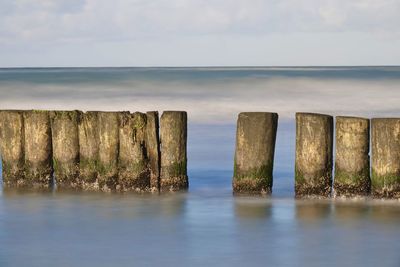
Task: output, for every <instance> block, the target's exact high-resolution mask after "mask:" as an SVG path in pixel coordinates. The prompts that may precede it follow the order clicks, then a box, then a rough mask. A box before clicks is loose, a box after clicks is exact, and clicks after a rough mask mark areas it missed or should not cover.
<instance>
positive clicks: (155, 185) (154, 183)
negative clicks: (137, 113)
mask: <svg viewBox="0 0 400 267" xmlns="http://www.w3.org/2000/svg"><path fill="white" fill-rule="evenodd" d="M146 116H147V124H146V150H147V158H148V159H149V164H150V187H151V190H152V191H158V190H159V188H160V138H159V121H158V112H157V111H150V112H147V113H146Z"/></svg>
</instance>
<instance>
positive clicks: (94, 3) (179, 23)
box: [0, 0, 400, 43]
mask: <svg viewBox="0 0 400 267" xmlns="http://www.w3.org/2000/svg"><path fill="white" fill-rule="evenodd" d="M0 10H2V11H0V12H1V13H0V15H1V16H0V42H7V43H13V42H31V41H38V42H70V41H71V40H84V41H85V40H86V41H88V40H89V41H108V40H116V39H117V40H134V39H136V38H140V39H143V38H154V37H158V36H163V35H201V34H268V33H270V32H304V31H306V32H330V31H348V32H352V31H358V32H360V31H361V32H372V33H386V34H387V33H388V34H392V35H396V36H397V35H398V34H399V27H398V26H399V25H400V16H399V14H400V1H398V0H347V1H346V0H335V1H334V0H281V1H268V0H264V1H263V0H253V1H248V0H231V1H226V0H209V1H204V0H154V1H144V0H114V1H109V0H73V1H71V0H59V1H52V0H17V1H7V0H6V1H4V0H3V1H1V2H0Z"/></svg>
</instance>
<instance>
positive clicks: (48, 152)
mask: <svg viewBox="0 0 400 267" xmlns="http://www.w3.org/2000/svg"><path fill="white" fill-rule="evenodd" d="M24 140H25V181H26V183H27V184H28V185H30V186H31V187H33V188H49V187H51V186H52V181H53V164H52V163H53V156H52V144H51V126H50V116H49V112H48V111H42V110H32V111H25V112H24Z"/></svg>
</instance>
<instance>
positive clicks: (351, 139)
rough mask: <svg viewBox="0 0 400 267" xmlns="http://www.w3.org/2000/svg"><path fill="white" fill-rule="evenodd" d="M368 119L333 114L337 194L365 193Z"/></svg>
mask: <svg viewBox="0 0 400 267" xmlns="http://www.w3.org/2000/svg"><path fill="white" fill-rule="evenodd" d="M368 153H369V119H365V118H355V117H340V116H339V117H336V157H335V179H334V186H333V187H334V189H335V194H336V196H356V195H367V194H368V193H369V190H370V184H371V181H370V176H369V154H368Z"/></svg>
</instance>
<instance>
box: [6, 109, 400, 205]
mask: <svg viewBox="0 0 400 267" xmlns="http://www.w3.org/2000/svg"><path fill="white" fill-rule="evenodd" d="M333 121H334V119H333V117H332V116H329V115H324V114H315V113H297V114H296V162H295V193H296V196H298V197H302V196H323V197H328V196H331V195H332V192H334V194H335V196H366V195H370V194H371V195H373V196H376V197H393V198H399V197H400V119H395V118H379V119H378V118H377V119H372V120H371V125H372V126H371V136H372V138H371V146H372V149H371V152H372V160H371V163H372V164H371V168H370V157H369V151H370V120H369V119H366V118H357V117H336V151H335V152H336V153H335V169H334V182H333V177H332V169H333V140H334V137H333V134H334V133H333V129H334V127H333ZM277 128H278V114H277V113H269V112H243V113H240V114H239V116H238V121H237V133H236V150H235V162H234V175H233V182H232V185H233V191H234V193H239V194H240V193H243V194H260V193H261V194H263V193H265V194H268V193H271V192H272V185H273V165H274V153H275V142H276V133H277ZM186 147H187V114H186V112H183V111H165V112H164V113H163V114H162V116H161V119H160V125H159V117H158V112H155V111H154V112H147V113H140V112H136V113H130V112H98V111H91V112H81V111H38V110H30V111H18V110H4V111H0V152H1V156H2V164H3V184H4V186H5V187H34V188H50V187H52V186H53V185H54V182H55V184H56V186H57V188H58V189H83V190H101V191H132V190H133V191H159V190H161V191H178V190H186V189H187V188H188V184H189V182H188V176H187V152H186V149H187V148H186ZM332 189H333V190H332Z"/></svg>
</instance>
